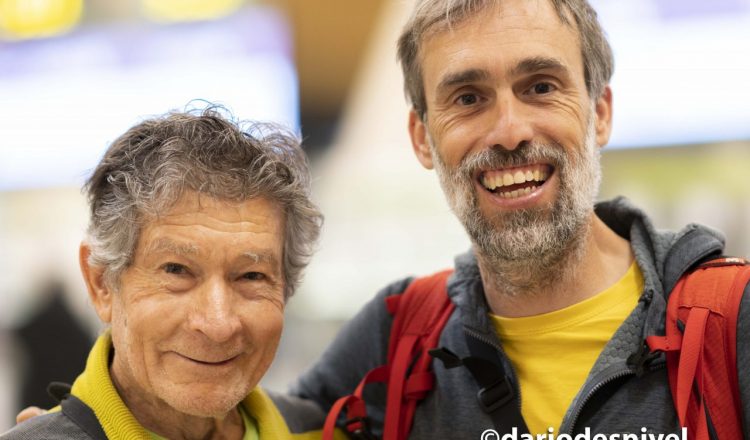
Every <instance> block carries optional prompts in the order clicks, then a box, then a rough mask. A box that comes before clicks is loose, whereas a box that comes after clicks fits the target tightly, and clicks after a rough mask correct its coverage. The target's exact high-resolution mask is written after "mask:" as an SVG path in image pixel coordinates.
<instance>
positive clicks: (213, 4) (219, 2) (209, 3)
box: [141, 0, 244, 22]
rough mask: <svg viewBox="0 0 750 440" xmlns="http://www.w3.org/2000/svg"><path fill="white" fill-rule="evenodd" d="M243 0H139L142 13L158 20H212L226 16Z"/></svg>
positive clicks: (240, 4)
mask: <svg viewBox="0 0 750 440" xmlns="http://www.w3.org/2000/svg"><path fill="white" fill-rule="evenodd" d="M243 1H244V0H141V6H142V7H143V12H144V14H145V15H146V16H147V17H148V18H150V19H152V20H154V21H159V22H172V21H197V20H213V19H217V18H221V17H226V16H228V15H230V14H232V13H233V12H235V11H237V9H239V8H240V6H242V3H243Z"/></svg>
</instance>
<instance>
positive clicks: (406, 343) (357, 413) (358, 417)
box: [323, 270, 455, 440]
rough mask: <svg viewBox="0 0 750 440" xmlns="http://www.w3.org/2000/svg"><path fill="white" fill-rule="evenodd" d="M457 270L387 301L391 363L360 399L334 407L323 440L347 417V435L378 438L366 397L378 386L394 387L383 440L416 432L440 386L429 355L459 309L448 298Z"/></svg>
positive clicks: (370, 378) (370, 377)
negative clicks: (422, 403)
mask: <svg viewBox="0 0 750 440" xmlns="http://www.w3.org/2000/svg"><path fill="white" fill-rule="evenodd" d="M452 272H453V271H452V270H445V271H443V272H439V273H436V274H434V275H430V276H427V277H423V278H417V279H415V280H414V281H412V282H411V284H409V287H407V288H406V290H405V291H404V292H403V293H402V294H401V295H393V296H389V297H387V298H386V307H387V308H388V311H389V312H390V313H391V314H392V315H393V324H392V326H391V334H390V339H389V343H388V363H387V364H386V365H384V366H380V367H377V368H375V369H373V370H371V371H370V372H369V373H367V374H366V375H365V377H364V378H363V379H362V381H361V382H360V383H359V385H358V386H357V388H356V389H355V391H354V393H353V394H351V395H349V396H344V397H342V398H340V399H339V400H337V401H336V403H334V405H333V407H332V408H331V410H330V412H329V413H328V416H327V418H326V422H325V426H324V428H323V439H324V440H330V439H333V432H334V430H335V427H336V421H337V420H338V418H339V415H340V413H341V411H342V410H344V409H346V411H347V422H346V429H347V430H348V431H349V433H350V434H351V435H353V436H354V437H355V438H363V439H369V438H374V437H372V435H371V434H370V433H369V429H368V427H367V413H366V409H365V402H364V400H362V393H363V391H364V387H365V385H367V384H368V383H372V382H385V383H387V384H388V394H387V400H386V411H385V424H384V427H383V440H401V439H405V438H406V437H407V436H408V434H409V431H410V430H411V424H412V420H413V418H414V412H415V411H416V406H417V402H418V401H419V400H421V399H423V398H424V397H425V395H426V394H427V392H428V391H429V390H431V389H432V388H433V386H434V383H435V378H434V374H433V373H432V369H431V361H432V358H431V357H430V356H429V354H428V351H429V350H430V349H432V348H434V347H436V346H437V343H438V340H439V339H440V333H441V332H442V330H443V327H444V326H445V324H446V322H447V321H448V318H449V317H450V315H451V313H452V312H453V309H454V308H455V306H454V304H453V303H452V302H451V301H450V298H448V294H447V290H446V284H447V280H448V277H449V276H450V275H451V273H452Z"/></svg>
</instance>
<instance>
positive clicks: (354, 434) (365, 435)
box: [344, 417, 378, 440]
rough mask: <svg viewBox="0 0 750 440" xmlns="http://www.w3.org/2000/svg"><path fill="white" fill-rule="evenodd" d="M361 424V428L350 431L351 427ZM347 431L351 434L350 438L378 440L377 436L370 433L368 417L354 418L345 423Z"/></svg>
mask: <svg viewBox="0 0 750 440" xmlns="http://www.w3.org/2000/svg"><path fill="white" fill-rule="evenodd" d="M355 423H359V424H360V425H359V428H356V429H354V430H352V429H350V428H349V426H351V425H353V424H355ZM344 426H345V427H346V430H347V431H348V432H349V438H352V439H355V440H378V438H377V437H375V435H373V433H372V432H371V431H370V419H369V418H367V417H352V418H351V419H348V420H346V421H345V422H344Z"/></svg>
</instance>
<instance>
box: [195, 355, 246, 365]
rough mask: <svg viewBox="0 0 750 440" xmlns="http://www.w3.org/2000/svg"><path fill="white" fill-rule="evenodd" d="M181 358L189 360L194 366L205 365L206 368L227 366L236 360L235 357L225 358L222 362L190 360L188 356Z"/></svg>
mask: <svg viewBox="0 0 750 440" xmlns="http://www.w3.org/2000/svg"><path fill="white" fill-rule="evenodd" d="M183 357H185V358H186V359H189V360H191V361H193V362H195V363H196V364H200V365H206V366H209V367H220V366H223V365H227V364H229V363H230V362H232V361H233V360H235V359H237V356H232V357H230V358H227V359H224V360H221V361H202V360H199V359H195V358H191V357H189V356H183Z"/></svg>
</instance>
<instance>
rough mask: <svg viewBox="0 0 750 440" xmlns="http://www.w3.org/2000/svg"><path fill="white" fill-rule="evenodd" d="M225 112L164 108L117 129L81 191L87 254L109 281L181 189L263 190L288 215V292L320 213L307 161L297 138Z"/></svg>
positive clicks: (224, 193)
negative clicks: (120, 132)
mask: <svg viewBox="0 0 750 440" xmlns="http://www.w3.org/2000/svg"><path fill="white" fill-rule="evenodd" d="M224 114H228V112H226V111H223V109H221V108H216V107H210V108H208V109H206V110H202V111H200V112H187V113H177V112H175V113H169V114H167V115H165V116H163V117H158V118H153V119H148V120H146V121H143V122H141V123H140V124H138V125H136V126H134V127H132V128H131V129H129V130H128V131H127V132H125V134H123V135H122V136H120V137H119V138H117V139H116V140H115V141H114V142H113V143H112V145H111V146H110V147H109V149H108V150H107V152H106V153H105V154H104V157H103V158H102V160H101V162H100V163H99V165H98V166H97V167H96V169H95V170H94V173H93V175H92V176H91V178H90V179H89V180H88V181H87V182H86V185H85V187H84V190H85V191H86V193H87V195H88V199H89V204H90V208H91V220H90V224H89V228H88V238H87V240H88V242H89V245H90V246H91V256H90V263H92V264H95V265H99V266H103V267H105V272H104V279H105V282H107V283H108V284H109V285H110V286H111V287H112V288H113V289H117V288H118V286H119V281H120V275H121V274H122V271H123V270H125V269H126V268H127V267H128V266H129V265H130V264H131V263H132V259H133V256H134V252H135V247H136V245H137V243H138V237H139V233H140V231H141V228H142V227H143V225H144V224H145V223H146V222H147V221H148V220H149V219H151V218H153V217H154V216H156V215H158V214H159V213H164V212H166V211H167V210H169V209H170V208H171V207H172V206H173V205H174V203H175V202H177V201H178V199H179V198H180V196H181V195H182V194H183V192H184V191H186V190H192V191H198V192H200V193H203V194H206V195H207V196H210V197H212V198H216V199H221V200H228V201H236V202H242V201H245V200H248V199H251V198H255V197H265V198H267V199H268V200H270V201H272V202H274V203H276V204H278V206H279V207H281V208H282V210H283V211H284V213H285V215H286V225H285V231H284V232H285V235H284V257H283V275H284V281H285V290H284V295H285V297H289V296H290V295H291V294H292V293H293V292H294V290H295V289H296V287H297V285H298V284H299V281H300V279H301V276H302V271H303V269H304V268H305V266H307V264H308V262H309V260H310V257H311V256H312V253H313V251H314V246H315V243H316V241H317V238H318V235H319V233H320V227H321V225H322V221H323V217H322V215H321V213H320V211H319V210H318V208H317V206H315V204H314V203H313V202H312V201H311V200H310V171H309V167H308V163H307V159H306V156H305V154H304V152H303V151H302V149H301V148H300V143H299V140H298V138H297V137H296V136H295V135H294V134H292V133H290V132H288V131H287V130H285V129H283V128H281V127H279V126H276V125H271V124H261V123H241V122H234V121H232V120H231V118H230V117H224V116H223V115H224Z"/></svg>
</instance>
